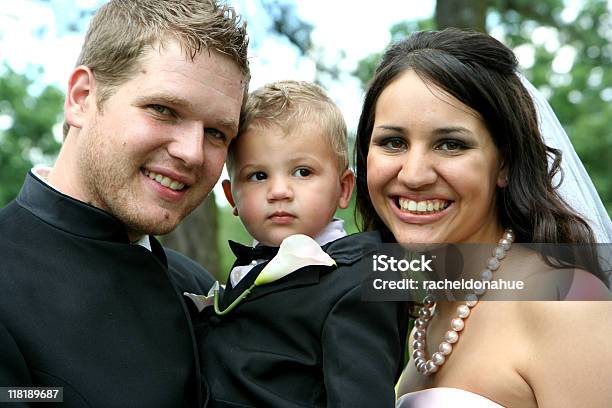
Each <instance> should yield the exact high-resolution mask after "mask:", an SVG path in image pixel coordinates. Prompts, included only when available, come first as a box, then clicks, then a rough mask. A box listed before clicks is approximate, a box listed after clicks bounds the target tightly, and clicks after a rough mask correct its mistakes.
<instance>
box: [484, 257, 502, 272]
mask: <svg viewBox="0 0 612 408" xmlns="http://www.w3.org/2000/svg"><path fill="white" fill-rule="evenodd" d="M499 265H501V264H500V262H499V259H497V258H493V257H492V258H489V260H488V261H487V267H488V268H489V269H490V270H492V271H496V270H497V268H499Z"/></svg>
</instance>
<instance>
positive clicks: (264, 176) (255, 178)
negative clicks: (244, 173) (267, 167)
mask: <svg viewBox="0 0 612 408" xmlns="http://www.w3.org/2000/svg"><path fill="white" fill-rule="evenodd" d="M267 178H268V175H267V174H266V173H264V172H263V171H256V172H255V173H253V174H251V175H249V177H248V179H249V180H251V181H261V180H265V179H267Z"/></svg>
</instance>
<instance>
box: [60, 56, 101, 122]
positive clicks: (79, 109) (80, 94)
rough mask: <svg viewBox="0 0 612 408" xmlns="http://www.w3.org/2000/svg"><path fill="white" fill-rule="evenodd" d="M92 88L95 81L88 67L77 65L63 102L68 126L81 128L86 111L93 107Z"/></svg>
mask: <svg viewBox="0 0 612 408" xmlns="http://www.w3.org/2000/svg"><path fill="white" fill-rule="evenodd" d="M94 87H95V79H94V76H93V72H91V69H89V67H86V66H84V65H79V66H78V67H76V68H75V69H74V71H72V74H71V75H70V79H69V81H68V91H67V92H66V101H65V102H64V118H65V120H66V123H68V124H69V125H70V126H73V127H75V128H82V127H83V123H84V121H85V116H86V113H87V109H92V108H93V107H94V106H95V102H94V101H93V99H92V98H93V89H94Z"/></svg>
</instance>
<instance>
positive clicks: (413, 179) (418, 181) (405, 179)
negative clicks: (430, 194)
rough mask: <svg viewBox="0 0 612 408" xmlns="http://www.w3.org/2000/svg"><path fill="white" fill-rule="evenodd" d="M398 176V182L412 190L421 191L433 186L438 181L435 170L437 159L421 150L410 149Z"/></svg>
mask: <svg viewBox="0 0 612 408" xmlns="http://www.w3.org/2000/svg"><path fill="white" fill-rule="evenodd" d="M404 159H405V161H404V163H403V165H402V168H401V170H400V172H399V174H398V175H397V179H398V181H400V182H401V183H402V184H404V185H405V186H406V187H408V188H410V189H415V190H416V189H419V188H422V187H424V186H427V185H430V184H433V183H435V182H436V180H437V179H438V173H437V172H436V169H435V161H434V160H435V158H433V157H432V156H431V154H429V152H427V151H424V150H421V149H410V150H409V151H408V153H407V154H406V155H405V157H404Z"/></svg>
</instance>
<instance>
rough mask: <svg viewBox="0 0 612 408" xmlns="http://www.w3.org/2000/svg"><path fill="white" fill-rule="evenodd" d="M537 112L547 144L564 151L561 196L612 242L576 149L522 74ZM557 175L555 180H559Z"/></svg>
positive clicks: (603, 211) (601, 237)
mask: <svg viewBox="0 0 612 408" xmlns="http://www.w3.org/2000/svg"><path fill="white" fill-rule="evenodd" d="M520 78H521V81H522V82H523V85H525V87H526V88H527V90H528V91H529V93H530V94H531V97H532V98H533V102H534V105H535V108H536V111H537V113H538V121H539V124H540V132H541V133H542V136H543V137H544V143H546V144H547V145H548V146H550V147H554V148H555V149H559V150H561V152H562V158H561V170H562V173H563V182H562V183H561V185H560V186H559V188H558V192H559V195H561V197H562V198H563V199H564V200H565V202H566V203H568V204H569V205H570V206H571V207H572V208H573V209H574V210H575V211H576V212H578V213H580V214H581V215H582V216H583V217H584V218H585V219H587V220H588V222H589V225H590V226H591V228H592V229H593V232H594V234H595V238H596V240H597V242H598V243H612V222H611V221H610V217H609V216H608V213H607V212H606V209H605V207H604V205H603V203H602V202H601V199H600V198H599V195H598V194H597V190H596V189H595V186H594V185H593V182H592V181H591V178H590V177H589V174H588V173H587V171H586V170H585V168H584V166H583V165H582V162H581V161H580V158H579V157H578V155H577V154H576V151H575V150H574V146H572V143H571V142H570V139H569V137H568V136H567V133H565V130H564V129H563V127H562V126H561V124H560V123H559V120H558V119H557V115H555V113H554V112H553V110H552V108H551V107H550V104H549V103H548V101H547V100H546V98H545V97H544V95H542V93H541V92H540V91H538V90H537V89H536V88H535V87H534V86H533V85H532V84H531V83H530V82H529V81H528V80H527V79H526V78H525V77H524V76H522V75H520ZM559 177H561V175H560V174H557V175H556V177H555V179H554V180H553V181H554V182H556V183H558V182H559Z"/></svg>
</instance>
